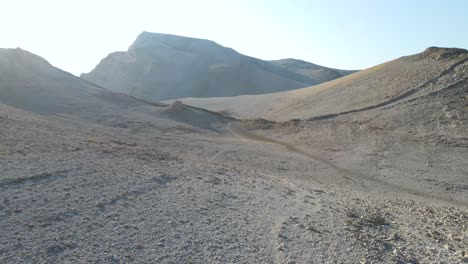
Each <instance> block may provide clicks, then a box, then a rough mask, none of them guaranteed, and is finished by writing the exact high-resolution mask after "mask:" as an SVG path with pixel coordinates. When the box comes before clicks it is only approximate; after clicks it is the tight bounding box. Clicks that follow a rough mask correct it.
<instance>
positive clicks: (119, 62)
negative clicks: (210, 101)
mask: <svg viewBox="0 0 468 264" xmlns="http://www.w3.org/2000/svg"><path fill="white" fill-rule="evenodd" d="M348 73H350V71H342V70H335V69H330V68H325V67H322V66H318V65H315V64H311V63H307V62H302V61H297V60H290V59H288V60H280V61H272V62H269V61H263V60H260V59H256V58H252V57H248V56H245V55H242V54H240V53H238V52H236V51H235V50H233V49H231V48H226V47H223V46H221V45H219V44H217V43H215V42H213V41H210V40H204V39H195V38H188V37H181V36H175V35H167V34H158V33H148V32H143V33H141V34H140V35H139V36H138V38H137V39H136V40H135V42H134V43H133V44H132V45H131V46H130V48H129V49H128V51H126V52H114V53H111V54H109V55H108V56H107V57H106V58H105V59H103V60H102V61H101V62H100V63H99V64H98V65H97V66H96V68H95V69H94V70H93V71H91V72H90V73H87V74H82V75H81V77H82V78H83V79H86V80H88V81H91V82H93V83H96V84H98V85H101V86H103V87H106V88H109V89H111V90H113V91H118V92H122V93H125V94H130V95H132V96H135V97H139V98H144V99H147V100H151V101H160V100H166V99H175V98H180V97H217V96H236V95H241V94H264V93H272V92H279V91H286V90H292V89H297V88H301V87H306V86H310V85H314V84H318V83H322V82H324V81H329V80H332V79H335V78H338V77H341V76H343V75H346V74H348Z"/></svg>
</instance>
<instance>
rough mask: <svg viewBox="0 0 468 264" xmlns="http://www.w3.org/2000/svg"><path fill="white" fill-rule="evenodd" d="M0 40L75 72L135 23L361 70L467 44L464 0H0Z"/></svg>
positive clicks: (136, 27)
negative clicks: (429, 49) (418, 54)
mask: <svg viewBox="0 0 468 264" xmlns="http://www.w3.org/2000/svg"><path fill="white" fill-rule="evenodd" d="M0 7H1V11H0V48H16V47H20V48H22V49H25V50H29V51H31V52H33V53H35V54H37V55H40V56H42V57H43V58H45V59H47V60H48V61H49V62H50V63H52V64H53V65H54V66H57V67H59V68H61V69H63V70H66V71H69V72H71V73H73V74H75V75H79V74H81V73H83V72H89V71H91V70H92V69H93V68H94V67H95V66H96V65H97V64H98V63H99V61H100V60H101V59H103V58H104V57H105V56H107V54H109V53H111V52H114V51H124V50H127V49H128V47H129V46H130V45H131V44H132V42H133V41H134V40H135V38H136V37H137V36H138V34H140V33H141V32H142V31H149V32H158V33H167V34H175V35H182V36H189V37H196V38H204V39H210V40H213V41H215V42H217V43H219V44H221V45H223V46H226V47H231V48H233V49H235V50H236V51H238V52H240V53H243V54H245V55H249V56H252V57H256V58H260V59H264V60H273V59H281V58H297V59H302V60H306V61H310V62H313V63H316V64H320V65H323V66H327V67H333V68H339V69H364V68H368V67H371V66H373V65H376V64H380V63H383V62H385V61H388V60H392V59H395V58H398V57H401V56H405V55H410V54H414V53H418V52H421V51H423V50H424V49H425V48H427V47H429V46H444V47H459V48H468V1H465V0H444V1H440V0H439V1H434V0H425V1H409V0H404V1H403V0H388V1H383V0H354V1H347V0H341V1H338V0H327V1H324V0H322V1H319V0H289V1H286V0H196V1H195V0H185V1H184V0H166V1H164V0H147V1H145V0H112V1H110V0H109V1H107V0H99V1H98V0H79V1H72V0H68V1H67V0H41V1H38V0H30V1H26V0H0Z"/></svg>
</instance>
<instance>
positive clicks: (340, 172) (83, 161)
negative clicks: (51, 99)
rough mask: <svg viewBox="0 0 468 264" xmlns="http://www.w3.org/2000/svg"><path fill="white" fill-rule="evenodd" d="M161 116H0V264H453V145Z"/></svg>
mask: <svg viewBox="0 0 468 264" xmlns="http://www.w3.org/2000/svg"><path fill="white" fill-rule="evenodd" d="M194 111H198V110H194ZM168 115H169V116H171V115H172V116H171V118H176V119H178V120H179V121H180V122H182V121H184V120H183V119H184V118H185V117H186V116H184V115H176V114H173V113H172V114H171V113H169V114H168ZM96 120H99V121H98V122H96ZM132 120H133V121H132ZM163 120H164V119H158V120H156V121H154V120H153V121H151V120H147V121H146V122H143V121H141V120H135V119H132V118H131V117H122V116H112V115H111V114H108V115H107V116H100V117H96V119H92V120H91V119H83V118H81V117H79V116H72V115H60V116H56V115H51V116H44V115H36V114H33V113H31V112H27V111H22V110H18V109H16V108H13V107H8V106H5V105H0V168H1V174H0V189H1V191H0V232H1V234H2V235H1V236H0V262H1V263H253V262H254V263H255V262H256V263H328V262H329V263H335V262H338V263H383V262H387V263H467V262H468V253H467V248H468V243H467V241H468V212H467V206H466V203H467V202H468V199H467V196H466V194H467V191H468V190H467V189H466V188H465V186H466V185H467V180H466V175H467V174H466V166H464V165H463V164H465V163H466V161H464V160H463V157H466V146H463V145H457V146H450V145H446V144H445V145H444V144H442V145H438V147H437V148H435V147H434V148H432V151H433V153H436V152H437V153H439V155H434V158H433V159H432V160H429V165H426V164H425V163H424V162H423V161H424V160H425V159H424V157H427V155H426V156H425V155H417V154H414V153H417V152H418V151H414V152H413V154H414V155H411V152H410V153H408V154H407V155H406V156H405V155H403V154H404V150H405V148H399V149H397V148H391V147H388V146H390V145H391V142H386V144H383V145H385V146H387V147H388V148H387V150H386V152H385V151H383V152H382V151H380V150H381V149H378V148H372V147H375V146H383V145H378V144H374V143H372V144H370V143H369V144H364V143H363V142H364V140H363V138H368V139H369V140H368V141H367V142H377V137H370V136H369V137H367V136H363V135H361V136H356V137H351V138H348V139H347V140H349V142H348V141H346V142H348V143H349V144H348V143H346V144H342V143H344V142H345V141H344V138H346V137H345V136H340V135H339V133H337V134H335V136H337V137H335V138H336V142H337V143H336V144H330V139H329V138H326V137H323V134H322V133H325V131H327V130H326V129H327V128H330V127H331V126H333V123H323V124H322V125H323V126H322V127H323V129H322V130H317V132H312V131H313V130H312V129H311V127H313V123H307V124H302V126H297V125H295V126H289V127H286V128H275V129H271V128H262V129H259V126H258V124H256V125H255V126H253V127H250V126H249V125H248V124H239V123H230V121H229V122H226V123H223V122H219V123H218V126H217V127H216V129H204V128H203V127H198V128H197V127H192V128H189V126H187V125H186V122H185V123H177V122H169V121H168V122H167V124H166V123H163ZM140 121H141V122H140ZM151 122H155V123H154V124H153V123H151ZM296 130H297V131H296ZM343 130H345V129H344V128H343V129H341V130H337V131H343ZM330 131H332V130H330ZM298 132H299V133H298ZM351 134H352V133H351ZM292 135H295V137H297V138H296V140H293V136H292ZM357 135H359V134H357ZM369 135H370V134H369ZM352 138H354V139H355V141H356V140H357V139H359V138H360V139H361V140H362V141H359V140H358V141H359V142H361V143H359V144H356V145H352V144H351V141H352ZM398 138H399V137H398ZM321 139H323V142H321ZM371 139H372V140H371ZM374 140H375V141H374ZM395 142H399V143H406V144H408V148H406V150H409V149H412V148H413V147H414V146H417V142H416V143H413V145H409V144H410V143H409V142H410V141H404V142H403V141H395ZM377 150H379V151H377ZM397 150H399V151H397ZM426 150H427V149H426ZM426 150H422V149H420V151H421V152H423V153H429V152H427V151H426ZM364 154H366V155H364ZM375 155H384V156H382V157H376V156H375ZM444 155H445V156H444ZM409 156H413V157H414V159H413V160H412V159H411V158H410V157H409ZM398 157H401V158H398ZM437 157H439V158H437ZM450 160H452V161H451V162H452V163H450V164H449V165H450V166H458V167H457V168H453V169H452V170H451V171H449V172H451V175H449V176H446V175H445V176H440V174H441V171H443V170H446V169H447V168H446V167H444V166H443V165H444V164H443V163H444V162H446V161H448V162H449V161H450ZM379 166H380V168H381V169H378V168H379ZM418 166H424V168H425V169H426V170H423V171H422V172H421V171H419V172H418V171H417V170H418V169H421V170H422V169H423V168H422V167H421V168H420V167H418ZM408 168H414V169H408ZM415 172H418V173H419V174H417V175H413V176H411V175H412V174H413V173H415ZM463 173H465V174H463ZM442 178H443V179H442ZM418 179H419V181H420V182H422V183H421V184H419V185H418V184H413V182H417V180H418ZM425 179H428V180H425ZM441 182H445V183H446V184H445V185H443V184H442V183H441ZM441 184H442V185H441ZM447 188H448V189H447Z"/></svg>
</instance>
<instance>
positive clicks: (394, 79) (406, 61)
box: [183, 48, 468, 120]
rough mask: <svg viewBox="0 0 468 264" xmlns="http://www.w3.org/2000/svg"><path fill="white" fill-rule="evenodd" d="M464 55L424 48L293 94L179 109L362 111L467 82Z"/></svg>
mask: <svg viewBox="0 0 468 264" xmlns="http://www.w3.org/2000/svg"><path fill="white" fill-rule="evenodd" d="M467 61H468V51H466V50H463V49H447V48H428V49H426V50H425V51H424V52H422V53H420V54H416V55H413V56H407V57H402V58H399V59H396V60H393V61H389V62H386V63H383V64H380V65H377V66H375V67H372V68H369V69H366V70H364V71H360V72H356V73H353V74H351V75H348V76H345V77H342V78H339V79H336V80H333V81H330V82H327V83H323V84H320V85H316V86H312V87H308V88H303V89H298V90H294V91H288V92H281V93H273V94H267V95H256V96H238V97H232V98H211V99H192V98H187V99H183V101H184V103H187V104H190V105H194V106H198V107H204V108H207V109H210V110H215V111H227V112H228V113H231V114H232V115H234V116H236V117H241V118H260V117H261V118H266V119H272V120H289V119H295V118H299V119H309V118H314V117H319V116H326V115H334V114H340V113H347V112H355V111H365V110H369V109H372V108H374V107H382V106H385V105H387V104H391V103H394V102H396V101H399V100H404V99H408V98H410V97H415V96H419V95H422V94H424V93H429V92H433V91H435V90H438V89H444V88H445V87H447V86H449V85H451V84H453V82H457V81H460V80H464V79H466V78H467V76H466V75H467V74H468V73H467V70H466V68H467V64H468V62H467Z"/></svg>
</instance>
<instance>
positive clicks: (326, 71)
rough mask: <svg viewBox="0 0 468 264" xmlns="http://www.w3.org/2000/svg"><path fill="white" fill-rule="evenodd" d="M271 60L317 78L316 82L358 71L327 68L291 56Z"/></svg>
mask: <svg viewBox="0 0 468 264" xmlns="http://www.w3.org/2000/svg"><path fill="white" fill-rule="evenodd" d="M270 62H271V63H273V64H276V65H279V66H281V67H284V68H286V69H288V70H289V71H292V72H295V73H297V74H300V75H305V76H308V77H309V78H311V79H312V80H315V81H316V84H319V83H324V82H328V81H331V80H334V79H338V78H340V77H343V76H346V75H348V74H351V73H354V72H356V71H352V70H338V69H332V68H327V67H324V66H320V65H317V64H314V63H310V62H307V61H303V60H297V59H291V58H290V59H282V60H272V61H270Z"/></svg>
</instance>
